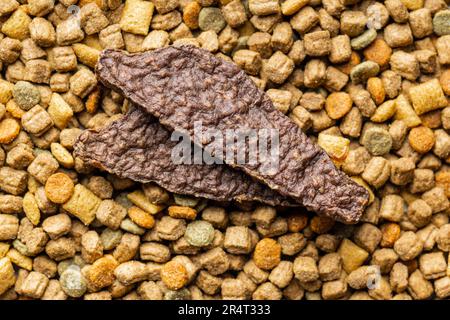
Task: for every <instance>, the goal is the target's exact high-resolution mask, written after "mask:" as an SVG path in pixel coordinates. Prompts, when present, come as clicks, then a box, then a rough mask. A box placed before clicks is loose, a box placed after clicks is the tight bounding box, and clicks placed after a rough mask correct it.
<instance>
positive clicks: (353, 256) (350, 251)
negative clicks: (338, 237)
mask: <svg viewBox="0 0 450 320" xmlns="http://www.w3.org/2000/svg"><path fill="white" fill-rule="evenodd" d="M338 254H339V256H340V257H341V259H342V266H343V268H344V270H345V271H346V272H347V273H350V272H352V271H353V270H356V269H358V268H359V267H360V266H361V265H362V264H363V263H364V261H365V260H366V259H367V257H368V256H369V253H368V252H367V251H365V250H364V249H362V248H360V247H358V246H357V245H356V244H354V243H353V242H352V241H350V240H348V239H344V240H343V241H342V242H341V245H340V247H339V249H338Z"/></svg>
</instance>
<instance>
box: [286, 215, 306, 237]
mask: <svg viewBox="0 0 450 320" xmlns="http://www.w3.org/2000/svg"><path fill="white" fill-rule="evenodd" d="M287 219H288V229H289V231H290V232H300V231H302V230H303V229H305V228H306V226H307V225H308V215H307V214H305V213H293V214H290V215H289V216H288V218H287Z"/></svg>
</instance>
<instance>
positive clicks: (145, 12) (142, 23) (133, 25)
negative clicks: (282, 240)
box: [120, 0, 155, 36]
mask: <svg viewBox="0 0 450 320" xmlns="http://www.w3.org/2000/svg"><path fill="white" fill-rule="evenodd" d="M154 7H155V6H154V4H153V3H152V2H149V1H142V0H127V1H126V2H125V6H124V8H123V11H122V17H121V19H120V28H121V29H122V30H123V31H126V32H130V33H133V34H138V35H144V36H145V35H147V34H148V31H149V27H150V22H151V21H152V16H153V10H154Z"/></svg>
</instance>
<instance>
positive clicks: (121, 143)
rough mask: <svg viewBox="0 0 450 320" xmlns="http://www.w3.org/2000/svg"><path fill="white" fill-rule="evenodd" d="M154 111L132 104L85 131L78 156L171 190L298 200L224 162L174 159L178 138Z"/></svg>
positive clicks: (284, 202) (240, 198)
mask: <svg viewBox="0 0 450 320" xmlns="http://www.w3.org/2000/svg"><path fill="white" fill-rule="evenodd" d="M170 136H171V134H170V132H169V131H168V130H167V129H165V128H164V127H163V126H162V125H161V124H159V122H158V121H157V120H156V119H155V118H153V117H152V116H150V115H148V114H146V113H144V112H143V111H141V110H140V109H133V110H131V111H129V112H128V113H127V114H126V115H125V116H123V117H122V118H120V119H119V120H116V121H114V122H112V123H111V124H109V125H108V126H106V127H105V128H102V129H101V130H100V131H98V132H96V131H91V130H86V131H84V132H83V133H82V134H81V135H80V137H79V138H78V140H77V142H76V144H75V146H74V153H75V156H77V157H80V158H81V159H82V160H84V161H86V162H87V163H89V164H91V165H93V166H95V167H97V168H100V169H103V170H106V171H108V172H110V173H114V174H116V175H118V176H119V177H122V178H130V179H132V180H135V181H138V182H142V183H147V182H155V183H157V184H159V185H160V186H161V187H163V188H165V189H167V190H169V191H170V192H175V193H180V194H187V195H193V196H198V197H204V198H208V199H213V200H217V201H230V200H236V201H259V202H262V203H266V204H269V205H275V206H276V205H281V206H292V205H293V204H294V203H295V202H294V201H288V200H287V199H286V198H284V197H282V196H281V195H279V194H277V193H276V192H275V191H273V190H271V189H269V188H268V187H266V186H265V185H263V184H261V183H259V182H257V181H254V180H252V179H251V178H250V177H249V176H247V175H246V174H244V173H243V172H241V171H238V170H234V169H231V168H229V167H228V166H225V165H217V164H213V165H205V164H199V165H194V164H192V165H188V164H179V165H176V164H174V163H173V162H172V161H171V160H172V159H171V152H172V150H173V148H174V146H176V145H177V143H178V142H177V141H171V139H170Z"/></svg>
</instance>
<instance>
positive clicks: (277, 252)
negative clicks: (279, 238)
mask: <svg viewBox="0 0 450 320" xmlns="http://www.w3.org/2000/svg"><path fill="white" fill-rule="evenodd" d="M253 260H254V262H255V264H256V265H257V266H258V267H259V268H261V269H263V270H271V269H273V268H275V267H276V266H277V265H278V264H279V263H280V261H281V246H280V245H279V243H278V242H276V241H275V240H273V239H270V238H264V239H262V240H260V241H259V242H258V243H257V244H256V247H255V251H254V252H253Z"/></svg>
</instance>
